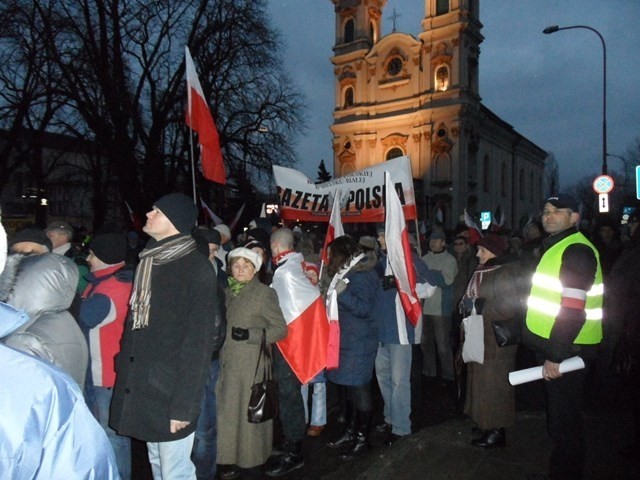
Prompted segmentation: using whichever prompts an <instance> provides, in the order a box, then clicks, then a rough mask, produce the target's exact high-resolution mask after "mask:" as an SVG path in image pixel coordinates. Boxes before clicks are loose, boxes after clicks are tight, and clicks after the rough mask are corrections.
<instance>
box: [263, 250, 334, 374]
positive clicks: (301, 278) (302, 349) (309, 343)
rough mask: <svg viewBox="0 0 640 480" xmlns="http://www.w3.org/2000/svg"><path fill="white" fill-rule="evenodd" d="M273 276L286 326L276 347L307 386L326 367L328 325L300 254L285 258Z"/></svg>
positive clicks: (324, 311)
mask: <svg viewBox="0 0 640 480" xmlns="http://www.w3.org/2000/svg"><path fill="white" fill-rule="evenodd" d="M284 259H286V261H285V262H284V263H283V264H281V265H280V266H279V267H278V268H277V270H276V271H275V273H274V275H273V283H272V284H271V287H272V288H273V289H274V290H275V291H276V293H277V294H278V301H279V303H280V308H281V309H282V314H283V315H284V319H285V320H286V322H287V330H288V333H287V336H286V337H285V338H284V339H282V340H280V341H278V342H277V343H276V344H277V345H278V348H279V349H280V351H281V352H282V356H283V357H284V358H285V360H286V361H287V363H288V364H289V366H290V367H291V370H293V372H294V373H295V374H296V377H298V380H300V382H301V383H308V382H309V381H310V380H312V379H313V377H315V376H316V375H317V374H318V373H320V372H321V371H322V370H323V369H324V368H325V367H326V365H327V345H328V341H329V323H328V319H327V311H326V309H325V305H324V301H323V299H322V296H321V295H320V290H319V289H318V287H317V286H316V285H313V284H312V283H311V281H309V279H308V278H307V276H306V275H305V274H304V270H303V266H302V262H303V257H302V254H301V253H297V252H295V253H290V254H289V255H287V256H285V257H284Z"/></svg>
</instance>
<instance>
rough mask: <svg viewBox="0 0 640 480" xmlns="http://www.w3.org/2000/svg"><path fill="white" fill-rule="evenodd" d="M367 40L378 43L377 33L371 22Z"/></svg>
mask: <svg viewBox="0 0 640 480" xmlns="http://www.w3.org/2000/svg"><path fill="white" fill-rule="evenodd" d="M369 38H370V39H371V41H372V42H373V43H376V42H377V41H378V31H377V30H376V25H375V23H373V22H370V23H369Z"/></svg>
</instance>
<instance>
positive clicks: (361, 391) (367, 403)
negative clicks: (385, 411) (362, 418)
mask: <svg viewBox="0 0 640 480" xmlns="http://www.w3.org/2000/svg"><path fill="white" fill-rule="evenodd" d="M347 401H349V402H352V403H353V406H354V407H355V409H356V410H357V411H359V412H371V411H372V410H373V396H372V395H371V383H365V384H364V385H349V386H347Z"/></svg>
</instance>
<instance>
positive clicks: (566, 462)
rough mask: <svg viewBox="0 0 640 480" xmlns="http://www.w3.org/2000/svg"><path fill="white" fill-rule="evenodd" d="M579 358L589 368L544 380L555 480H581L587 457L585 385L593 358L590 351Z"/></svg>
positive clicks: (550, 468)
mask: <svg viewBox="0 0 640 480" xmlns="http://www.w3.org/2000/svg"><path fill="white" fill-rule="evenodd" d="M594 352H595V350H594ZM579 355H580V357H582V359H583V360H584V362H585V365H586V368H584V369H582V370H576V371H574V372H569V373H565V374H564V375H562V376H561V377H560V378H556V379H555V380H550V381H544V387H545V393H546V397H547V429H548V431H549V436H550V437H551V439H552V440H553V448H552V450H551V457H550V458H549V476H550V477H551V479H552V480H560V479H562V480H578V479H581V478H582V477H583V470H584V462H585V456H586V445H585V434H584V421H583V416H582V410H583V408H582V407H583V396H584V384H585V378H586V376H587V372H588V370H589V365H590V364H591V363H592V361H593V358H594V356H593V353H592V352H591V351H590V350H588V349H585V351H583V352H582V353H580V354H579ZM537 357H538V361H539V362H540V364H543V363H544V359H542V358H541V357H540V356H539V355H538V356H537Z"/></svg>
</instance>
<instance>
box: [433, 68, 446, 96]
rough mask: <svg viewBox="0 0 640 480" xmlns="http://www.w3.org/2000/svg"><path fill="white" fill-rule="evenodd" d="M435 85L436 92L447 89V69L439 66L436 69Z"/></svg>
mask: <svg viewBox="0 0 640 480" xmlns="http://www.w3.org/2000/svg"><path fill="white" fill-rule="evenodd" d="M434 83H435V85H436V90H437V91H438V92H444V91H446V90H447V88H449V67H448V66H446V65H440V66H439V67H438V68H436V73H435V82H434Z"/></svg>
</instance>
